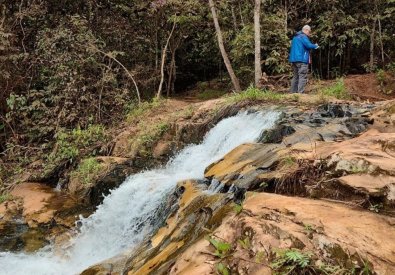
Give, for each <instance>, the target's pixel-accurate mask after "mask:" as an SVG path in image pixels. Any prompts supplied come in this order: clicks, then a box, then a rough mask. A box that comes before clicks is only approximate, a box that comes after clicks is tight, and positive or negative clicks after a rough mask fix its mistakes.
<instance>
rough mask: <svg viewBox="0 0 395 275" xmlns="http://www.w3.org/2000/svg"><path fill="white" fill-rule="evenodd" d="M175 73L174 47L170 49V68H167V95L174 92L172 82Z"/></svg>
mask: <svg viewBox="0 0 395 275" xmlns="http://www.w3.org/2000/svg"><path fill="white" fill-rule="evenodd" d="M175 74H176V49H172V50H171V62H170V70H169V80H168V86H167V92H166V94H167V97H169V96H170V94H173V93H174V82H175V81H176V79H175Z"/></svg>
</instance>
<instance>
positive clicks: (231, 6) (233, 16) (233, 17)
mask: <svg viewBox="0 0 395 275" xmlns="http://www.w3.org/2000/svg"><path fill="white" fill-rule="evenodd" d="M233 4H234V3H233V2H232V4H231V5H230V8H231V12H232V19H233V28H235V30H237V29H238V27H237V18H236V13H235V7H234V6H233Z"/></svg>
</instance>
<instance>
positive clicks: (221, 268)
mask: <svg viewBox="0 0 395 275" xmlns="http://www.w3.org/2000/svg"><path fill="white" fill-rule="evenodd" d="M217 271H218V272H219V273H220V274H222V275H229V274H230V272H229V269H228V268H227V267H226V266H225V265H224V264H223V263H219V264H217Z"/></svg>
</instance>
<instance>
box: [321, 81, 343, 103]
mask: <svg viewBox="0 0 395 275" xmlns="http://www.w3.org/2000/svg"><path fill="white" fill-rule="evenodd" d="M320 93H321V94H322V95H323V96H331V97H336V98H337V99H351V96H350V94H349V92H348V91H347V88H346V86H345V84H344V79H343V78H340V79H338V80H337V81H336V83H335V84H333V85H332V86H329V87H326V88H324V89H322V90H321V91H320Z"/></svg>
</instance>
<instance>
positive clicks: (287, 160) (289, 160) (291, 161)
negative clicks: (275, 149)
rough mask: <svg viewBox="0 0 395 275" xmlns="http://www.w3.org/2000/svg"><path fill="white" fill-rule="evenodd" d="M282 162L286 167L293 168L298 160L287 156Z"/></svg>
mask: <svg viewBox="0 0 395 275" xmlns="http://www.w3.org/2000/svg"><path fill="white" fill-rule="evenodd" d="M282 162H283V163H284V165H285V166H292V165H294V164H295V163H296V158H295V157H293V156H286V157H285V158H283V159H282Z"/></svg>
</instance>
